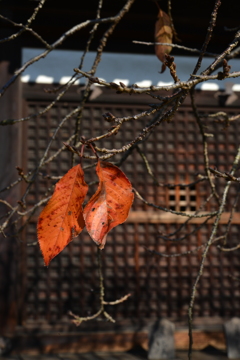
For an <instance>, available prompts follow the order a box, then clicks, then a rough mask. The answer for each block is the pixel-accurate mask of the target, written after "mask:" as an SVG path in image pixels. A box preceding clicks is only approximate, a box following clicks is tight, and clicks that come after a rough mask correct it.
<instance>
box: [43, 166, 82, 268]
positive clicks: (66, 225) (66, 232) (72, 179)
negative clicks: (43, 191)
mask: <svg viewBox="0 0 240 360" xmlns="http://www.w3.org/2000/svg"><path fill="white" fill-rule="evenodd" d="M87 191H88V186H87V184H86V183H85V181H84V174H83V170H82V168H81V166H80V165H76V166H74V167H73V168H72V169H70V170H69V171H68V173H67V174H66V175H64V176H63V177H62V178H61V180H60V181H59V182H58V183H57V184H56V187H55V191H54V193H53V196H52V197H51V199H50V201H49V202H48V204H47V205H46V207H45V208H44V209H43V211H42V212H41V214H40V216H39V219H38V241H39V245H40V248H41V251H42V254H43V258H44V262H45V265H48V264H49V263H50V261H51V260H52V259H53V258H54V257H55V256H56V255H58V254H59V253H60V252H61V251H62V250H63V249H64V248H65V247H66V246H67V244H68V243H69V242H70V241H71V240H72V239H73V238H74V237H76V236H77V235H78V234H79V233H80V232H81V231H82V230H83V228H84V226H85V223H84V219H83V212H82V203H83V200H84V198H85V196H86V193H87Z"/></svg>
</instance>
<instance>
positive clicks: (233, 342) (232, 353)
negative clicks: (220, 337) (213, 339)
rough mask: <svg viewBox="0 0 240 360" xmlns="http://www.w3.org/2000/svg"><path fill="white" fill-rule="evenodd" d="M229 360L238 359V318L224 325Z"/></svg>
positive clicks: (239, 335) (239, 354)
mask: <svg viewBox="0 0 240 360" xmlns="http://www.w3.org/2000/svg"><path fill="white" fill-rule="evenodd" d="M224 330H225V335H226V340H227V356H228V358H229V359H240V318H237V317H234V318H232V319H231V320H229V321H227V322H226V323H225V324H224Z"/></svg>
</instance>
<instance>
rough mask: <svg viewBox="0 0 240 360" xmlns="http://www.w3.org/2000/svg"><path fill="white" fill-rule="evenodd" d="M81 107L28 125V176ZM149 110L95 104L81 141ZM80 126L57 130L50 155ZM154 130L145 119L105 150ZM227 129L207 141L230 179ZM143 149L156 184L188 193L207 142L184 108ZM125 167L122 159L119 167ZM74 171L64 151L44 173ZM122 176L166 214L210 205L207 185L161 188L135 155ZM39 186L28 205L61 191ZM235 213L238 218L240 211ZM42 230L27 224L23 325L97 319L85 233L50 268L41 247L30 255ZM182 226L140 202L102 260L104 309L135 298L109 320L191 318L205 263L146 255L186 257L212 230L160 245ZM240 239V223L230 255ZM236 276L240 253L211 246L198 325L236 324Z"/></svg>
mask: <svg viewBox="0 0 240 360" xmlns="http://www.w3.org/2000/svg"><path fill="white" fill-rule="evenodd" d="M45 105H46V103H44V102H40V101H29V102H28V104H27V106H28V113H30V114H31V113H35V112H37V111H40V110H41V109H43V108H44V106H45ZM74 105H76V104H74V103H59V104H58V105H56V106H54V107H53V108H52V110H51V111H50V112H49V113H48V114H46V115H44V116H42V117H39V118H34V119H32V120H30V121H29V123H28V126H27V127H26V133H25V136H26V137H25V139H26V144H25V146H26V159H25V160H26V163H25V166H27V167H28V170H29V171H30V170H32V169H34V167H35V166H36V164H37V163H38V161H39V159H40V158H41V156H42V155H43V152H44V151H45V148H46V146H47V144H48V141H49V140H50V137H51V136H52V134H53V131H54V129H55V128H56V126H57V124H58V123H59V121H60V119H62V118H63V117H64V116H65V115H66V114H67V113H68V112H69V111H70V110H72V109H73V108H74ZM143 109H145V107H144V106H141V105H134V104H130V105H124V106H123V105H119V104H111V105H110V104H107V105H106V104H96V103H95V104H89V105H87V107H86V108H85V110H84V112H83V121H82V135H85V136H86V137H87V138H88V137H90V136H96V135H100V134H101V133H103V130H104V129H108V128H109V124H108V123H106V122H104V120H103V118H102V114H103V113H105V112H107V111H110V112H111V113H113V114H114V115H115V116H126V115H127V116H129V115H133V114H135V113H137V112H140V111H141V110H143ZM209 110H211V109H206V108H203V109H202V112H205V111H209ZM74 121H75V120H74V119H71V120H70V121H68V122H66V123H65V124H64V126H63V127H62V128H61V129H60V131H59V135H58V136H57V138H56V140H55V141H54V143H53V145H52V147H51V149H50V153H49V155H50V156H51V155H52V154H53V153H54V152H55V151H56V150H57V149H59V148H60V147H61V146H62V142H63V141H66V140H67V139H68V137H69V136H70V134H72V133H73V131H74V126H75V125H74ZM149 121H150V119H149V118H145V119H144V120H137V121H135V122H134V121H132V122H128V123H125V125H124V127H123V130H122V131H121V132H120V133H119V134H117V135H116V137H111V138H108V139H107V140H105V141H104V142H103V143H101V145H104V146H105V147H107V148H113V147H115V148H118V147H120V146H122V145H123V144H126V143H128V142H129V141H131V140H132V139H133V138H134V137H135V135H137V134H138V133H139V131H140V130H141V129H142V128H143V126H144V124H147V123H148V122H149ZM221 127H222V126H221V125H219V124H217V125H216V124H215V125H214V124H213V126H212V128H209V129H208V130H207V131H208V132H209V133H213V134H214V137H212V138H210V140H209V141H210V145H209V149H210V165H212V166H217V167H218V168H219V169H220V170H223V171H227V170H229V164H231V163H232V161H233V158H234V156H235V153H236V149H237V146H238V143H239V133H238V124H237V122H233V124H231V126H230V127H229V128H228V129H227V131H226V132H224V131H222V130H221ZM140 148H141V150H142V152H143V153H144V154H145V155H146V156H147V159H148V162H149V164H150V166H151V169H152V171H153V173H154V177H155V178H156V179H157V181H159V182H160V183H189V182H192V181H194V180H196V179H197V177H196V174H197V173H201V174H204V164H203V157H202V155H201V153H202V141H201V136H200V135H199V131H198V129H197V125H196V122H195V119H194V117H193V114H192V113H191V110H190V108H188V107H182V108H181V109H180V111H179V112H178V114H177V115H176V116H175V118H174V119H173V121H172V122H171V123H165V124H162V125H161V126H160V127H159V128H158V129H157V131H154V133H153V134H152V135H151V137H150V138H149V140H148V141H147V142H144V143H142V144H141V145H140ZM120 158H121V156H120V155H119V156H118V157H115V158H114V161H118V160H120ZM89 164H90V161H84V165H89ZM69 167H70V154H69V152H67V151H64V152H62V153H61V154H60V155H59V156H58V157H57V158H56V159H54V160H53V161H52V162H50V163H48V164H47V165H46V166H45V167H44V168H43V169H42V173H43V175H44V173H46V174H49V175H51V176H58V175H63V174H64V173H65V172H66V171H67V170H68V169H69ZM122 169H123V170H124V171H125V173H126V174H127V176H128V177H129V179H130V180H131V181H132V183H133V186H134V187H136V189H137V190H138V191H139V193H140V194H141V195H142V196H143V197H144V198H145V199H146V200H148V201H149V202H152V203H156V204H159V205H161V206H164V207H166V208H170V209H173V210H181V211H185V210H187V211H194V210H196V208H197V207H199V205H200V204H201V201H202V200H203V199H205V198H206V197H207V191H206V187H205V185H202V184H197V185H194V186H192V187H190V188H186V187H181V186H179V187H177V188H175V189H173V188H168V187H162V186H156V185H155V184H154V179H153V178H152V177H151V176H149V175H148V173H147V170H146V167H145V164H144V161H143V159H142V157H141V156H140V155H139V153H138V152H137V151H136V150H135V151H133V153H132V154H131V155H130V156H129V157H128V159H127V161H126V162H125V163H124V164H123V166H122ZM40 179H41V180H39V181H38V182H37V183H36V185H34V186H33V187H32V190H31V193H30V196H29V198H28V199H29V204H32V205H33V204H34V203H35V202H38V201H39V200H40V199H41V197H42V196H43V195H44V194H45V193H46V191H47V189H48V188H49V187H50V186H51V185H52V184H53V183H54V182H53V181H52V180H48V179H46V178H44V176H42V178H40ZM94 180H96V176H95V174H94V171H93V170H92V169H89V170H87V171H86V181H87V182H91V181H94ZM223 185H224V181H222V180H221V181H220V180H218V182H217V186H218V189H222V187H223ZM95 188H96V185H94V186H92V187H91V191H92V192H93V191H94V190H95ZM236 192H237V186H232V189H231V191H230V196H229V201H230V203H232V202H233V201H234V198H235V195H236ZM207 210H210V208H209V209H207ZM227 210H228V211H229V209H227ZM236 211H237V212H240V209H239V207H238V208H237V210H236ZM224 219H225V220H224ZM234 219H237V217H234ZM239 219H240V218H239ZM36 221H37V214H36V217H34V218H32V219H31V220H30V222H29V224H28V226H27V228H26V231H25V234H24V236H23V246H22V261H21V272H20V273H21V282H20V284H21V289H20V295H19V325H25V326H30V327H31V326H36V324H38V325H39V324H42V325H43V324H45V325H46V324H48V326H52V325H54V324H60V323H61V324H62V323H66V324H69V316H68V315H67V312H68V311H69V310H71V311H72V312H74V313H76V314H79V315H82V316H85V315H89V314H91V313H93V311H95V310H96V309H97V306H98V302H97V301H98V291H99V287H98V274H97V268H96V246H95V244H94V243H93V241H92V240H91V239H90V238H89V236H88V235H87V234H86V232H84V233H83V234H82V235H81V236H80V237H79V238H77V239H75V240H74V241H73V242H72V243H71V244H70V245H69V246H68V247H67V248H66V249H65V250H64V251H63V252H62V253H61V254H60V255H59V256H57V257H56V258H55V259H54V260H53V261H52V263H51V264H50V266H49V268H46V267H44V266H43V260H42V257H41V254H40V251H39V248H38V246H26V244H29V245H30V244H31V243H35V242H36ZM183 221H185V219H183V218H180V219H179V218H178V219H176V216H174V215H172V214H169V213H164V212H162V211H159V210H157V209H153V208H149V207H147V205H145V204H144V203H142V202H140V200H137V199H136V200H135V202H134V204H133V209H132V212H131V214H130V217H129V219H128V221H127V222H126V223H125V224H123V225H120V226H118V227H117V228H116V229H114V230H112V231H111V232H110V234H109V235H108V238H107V245H106V247H105V249H104V251H103V256H104V257H103V269H104V270H103V271H104V278H105V285H106V299H107V300H114V299H117V298H120V297H121V296H123V295H125V294H127V293H129V292H130V293H131V294H132V296H131V297H130V299H129V300H128V301H127V302H125V303H122V304H119V305H118V306H113V307H109V309H108V311H109V313H110V314H111V315H112V316H113V317H114V318H115V319H116V320H119V321H120V320H126V319H128V320H129V319H130V320H131V321H132V322H133V323H138V322H140V321H143V320H148V319H153V318H156V317H162V316H164V317H168V318H173V319H182V318H183V317H185V316H186V314H187V307H188V303H189V295H190V289H191V287H192V285H193V281H194V279H195V278H196V275H197V272H198V269H199V264H200V260H201V256H200V254H199V253H198V252H194V253H192V254H191V255H187V256H182V257H172V258H166V257H161V258H159V257H156V256H152V255H151V254H149V253H148V252H147V251H146V250H145V248H144V247H148V248H150V249H154V250H157V251H159V252H161V253H180V252H185V251H187V250H191V249H194V248H196V247H197V246H199V245H201V244H202V243H204V242H206V240H207V239H208V235H209V233H210V230H211V224H208V225H206V226H204V227H202V228H201V229H200V230H199V232H197V234H196V233H194V234H192V235H191V236H190V237H189V238H188V239H187V240H184V241H183V242H166V241H164V240H163V239H161V238H160V237H159V235H161V234H162V235H164V234H168V233H172V232H174V231H175V230H176V229H177V227H178V226H180V223H179V222H183ZM222 222H223V223H222V224H221V230H224V227H225V226H226V222H227V216H225V215H224V216H223V221H222ZM224 222H225V223H224ZM238 222H239V224H238ZM198 225H199V221H197V220H195V221H191V222H190V223H189V224H187V226H186V228H184V231H188V232H191V231H193V230H194V228H195V227H196V226H198ZM183 233H184V232H181V234H183ZM239 233H240V220H234V221H233V225H232V227H231V231H230V235H229V245H234V244H237V243H238V242H239ZM173 238H174V237H173ZM239 273H240V264H239V252H231V253H229V254H222V253H221V252H220V251H219V250H218V249H217V248H216V247H215V246H213V247H212V249H211V250H210V254H209V257H208V260H207V262H206V267H205V271H204V273H203V276H202V279H201V281H200V286H199V291H198V294H197V298H196V304H195V316H200V317H203V316H210V317H211V316H226V317H229V316H233V315H234V316H239V315H240V291H239V282H235V281H233V280H232V279H231V278H230V277H229V274H232V275H239Z"/></svg>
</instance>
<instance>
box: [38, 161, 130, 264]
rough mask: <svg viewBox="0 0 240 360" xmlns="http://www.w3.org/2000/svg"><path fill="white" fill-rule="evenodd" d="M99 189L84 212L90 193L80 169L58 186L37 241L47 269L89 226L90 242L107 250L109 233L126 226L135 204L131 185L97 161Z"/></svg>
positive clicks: (40, 224)
mask: <svg viewBox="0 0 240 360" xmlns="http://www.w3.org/2000/svg"><path fill="white" fill-rule="evenodd" d="M96 173H97V175H98V177H99V186H98V189H97V191H96V193H95V194H94V195H93V196H92V198H91V199H90V200H89V202H88V203H87V205H86V206H85V208H84V209H82V204H83V201H84V199H85V196H86V194H87V191H88V185H87V184H86V183H85V181H84V173H83V170H82V168H81V166H80V165H76V166H74V167H73V168H72V169H70V170H69V171H68V173H67V174H66V175H64V176H63V177H62V178H61V180H60V181H59V182H58V183H57V184H56V187H55V191H54V193H53V196H52V197H51V199H50V200H49V202H48V204H47V205H46V207H45V208H44V209H43V211H42V212H41V214H40V217H39V220H38V240H39V245H40V248H41V251H42V254H43V258H44V262H45V265H48V264H49V263H50V261H51V260H52V259H53V258H54V257H55V256H56V255H58V254H59V253H60V252H61V251H62V250H63V249H64V248H65V247H66V246H67V244H68V243H69V242H70V241H71V240H72V239H73V238H74V237H76V236H77V235H79V234H80V233H81V231H82V230H83V228H84V226H85V225H86V228H87V231H88V233H89V235H90V236H91V238H92V239H93V240H94V241H95V242H96V243H97V244H98V245H99V248H100V249H103V248H104V245H105V243H106V237H107V234H108V232H109V231H110V230H111V229H112V228H114V227H115V226H117V225H119V224H121V223H123V222H124V221H125V220H126V219H127V216H128V213H129V210H130V207H131V205H132V202H133V197H134V195H133V191H132V185H131V183H130V181H129V180H128V179H127V177H126V176H125V174H124V173H123V172H122V171H121V170H120V169H119V168H118V167H117V166H115V165H112V164H110V163H108V162H104V161H100V160H98V164H97V167H96Z"/></svg>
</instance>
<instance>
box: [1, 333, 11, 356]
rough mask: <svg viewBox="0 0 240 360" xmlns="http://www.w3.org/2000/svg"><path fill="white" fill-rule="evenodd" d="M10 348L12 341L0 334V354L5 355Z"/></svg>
mask: <svg viewBox="0 0 240 360" xmlns="http://www.w3.org/2000/svg"><path fill="white" fill-rule="evenodd" d="M11 349H12V342H11V340H10V339H9V338H6V337H5V336H0V356H1V355H7V354H8V353H9V352H10V351H11Z"/></svg>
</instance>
